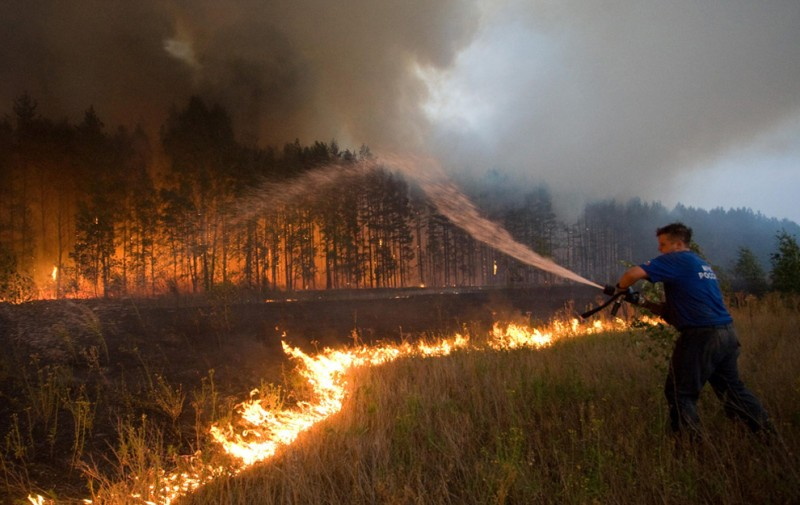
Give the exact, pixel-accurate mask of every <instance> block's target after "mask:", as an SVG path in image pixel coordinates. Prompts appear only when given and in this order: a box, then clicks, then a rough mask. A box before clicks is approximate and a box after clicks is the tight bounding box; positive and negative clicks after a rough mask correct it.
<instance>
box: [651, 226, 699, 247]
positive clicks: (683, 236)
mask: <svg viewBox="0 0 800 505" xmlns="http://www.w3.org/2000/svg"><path fill="white" fill-rule="evenodd" d="M660 235H669V236H670V237H671V238H673V239H677V240H681V241H683V243H684V244H686V245H689V244H690V243H691V242H692V229H691V228H689V227H688V226H686V225H685V224H683V223H671V224H668V225H666V226H662V227H661V228H658V229H657V230H656V237H658V236H660Z"/></svg>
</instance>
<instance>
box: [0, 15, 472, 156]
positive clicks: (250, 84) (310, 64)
mask: <svg viewBox="0 0 800 505" xmlns="http://www.w3.org/2000/svg"><path fill="white" fill-rule="evenodd" d="M476 16H477V9H476V7H475V5H473V4H472V3H471V2H462V1H457V0H443V1H435V2H430V1H428V0H404V1H402V2H395V1H373V0H348V1H346V2H329V1H327V0H300V1H295V0H278V1H276V0H235V1H226V2H218V1H216V0H199V1H196V0H191V1H190V0H184V1H180V0H174V1H171V2H164V1H162V0H137V1H129V0H116V1H108V0H79V1H74V2H63V1H59V0H49V1H46V0H39V1H36V0H34V1H18V0H7V1H5V2H3V3H2V6H0V63H1V65H0V103H2V104H5V106H4V110H6V111H10V109H11V103H12V101H13V100H14V99H15V98H16V97H18V96H20V95H21V94H22V93H24V92H27V93H29V94H30V95H31V96H32V97H33V98H34V99H36V100H37V101H38V102H39V104H40V109H41V112H42V113H43V114H46V115H50V116H66V117H68V118H70V119H80V116H81V115H82V113H83V111H84V110H86V109H87V108H88V107H89V106H91V105H93V106H94V107H95V109H96V110H97V112H98V114H99V115H100V116H101V118H104V119H105V120H106V122H107V123H110V124H112V125H117V124H125V125H131V124H134V123H136V122H144V123H147V124H149V125H150V126H151V127H154V128H158V126H160V125H161V124H163V121H164V118H165V116H166V114H167V112H168V110H169V108H170V106H171V105H173V104H174V105H176V106H178V107H181V106H183V104H184V103H185V100H186V99H187V98H188V96H190V95H192V94H198V95H200V96H202V97H204V98H206V99H208V100H213V101H218V102H219V103H221V104H222V105H223V106H225V107H226V108H228V109H229V111H230V112H231V114H232V115H233V117H234V120H235V122H236V126H237V131H240V132H241V133H242V134H243V135H244V136H246V137H247V138H248V139H249V140H260V141H261V142H262V144H272V143H278V144H279V143H282V142H287V141H292V140H294V139H295V138H300V139H301V141H303V142H310V141H313V140H330V139H331V138H334V137H335V138H337V140H338V141H339V142H340V143H342V144H348V143H350V142H354V143H356V145H355V147H358V145H359V144H361V143H367V144H370V145H373V146H379V145H389V144H392V143H394V144H395V145H397V144H399V143H401V142H410V141H417V140H418V139H419V136H420V135H421V133H420V132H421V130H419V128H424V124H425V121H424V118H423V117H422V115H421V114H420V112H419V108H418V106H417V105H418V104H419V103H420V102H421V101H423V100H424V99H425V95H426V92H427V91H426V89H425V87H424V86H423V85H422V84H421V83H420V82H419V80H418V79H417V78H416V76H415V74H414V72H413V68H414V66H415V65H429V66H439V67H446V66H447V65H449V64H450V63H451V61H452V60H453V58H454V56H455V54H456V53H457V51H458V50H459V49H460V48H461V47H463V45H464V44H465V43H466V42H468V41H469V39H470V36H471V34H472V32H473V31H474V29H475V28H476V26H477V25H476V19H477V18H476Z"/></svg>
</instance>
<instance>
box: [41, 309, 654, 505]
mask: <svg viewBox="0 0 800 505" xmlns="http://www.w3.org/2000/svg"><path fill="white" fill-rule="evenodd" d="M652 324H655V322H652ZM626 327H627V324H626V323H625V322H624V321H623V320H621V319H619V318H617V319H615V320H613V321H605V322H604V321H602V320H599V319H598V320H595V321H594V322H593V323H591V324H590V325H585V324H582V323H581V322H580V321H579V320H577V319H572V320H569V321H554V322H552V323H551V324H550V325H549V326H548V327H546V328H542V329H540V328H528V327H526V326H523V325H519V324H515V323H508V324H505V325H501V324H500V323H495V324H494V325H493V328H492V331H491V333H490V334H489V337H488V341H487V342H486V345H484V346H481V345H478V344H475V343H473V342H471V341H470V339H469V337H468V336H463V335H461V334H455V335H454V336H453V337H451V338H445V339H441V340H439V341H435V342H418V343H415V344H412V343H408V342H404V343H402V344H383V345H377V346H367V345H362V346H359V347H353V348H346V349H330V348H325V349H323V350H322V351H321V352H320V353H318V354H316V355H313V356H312V355H308V354H306V353H305V352H303V351H302V350H300V349H299V348H297V347H292V346H290V345H289V344H288V343H287V342H286V341H285V340H284V341H283V342H282V347H283V351H284V352H285V353H286V354H287V355H288V356H289V357H291V358H292V359H294V360H296V361H297V362H299V363H300V374H301V375H302V376H303V378H304V379H305V380H307V381H308V384H309V385H310V386H311V387H312V390H313V394H312V395H311V397H312V398H313V400H312V401H307V402H298V403H297V404H296V405H294V406H292V407H287V408H278V409H270V408H267V407H265V406H264V404H263V402H262V400H261V399H260V398H259V396H260V395H259V391H258V390H253V391H252V392H251V393H250V399H249V400H247V401H244V402H242V403H241V404H239V405H238V406H237V407H236V416H235V419H234V421H231V422H229V423H228V424H226V425H219V424H215V425H213V426H211V427H210V434H211V436H212V438H213V439H214V440H215V441H216V442H217V443H218V444H219V447H220V448H221V450H222V451H223V452H224V453H225V454H227V455H228V456H230V457H232V458H233V459H234V462H233V464H232V465H231V466H229V467H220V466H217V467H210V466H208V465H206V464H204V463H202V461H201V458H200V457H199V456H200V453H199V452H198V453H197V454H195V456H193V457H187V458H186V461H187V463H188V464H187V465H186V466H187V468H184V469H182V470H180V471H175V472H173V473H172V474H167V473H166V472H164V471H163V470H159V471H158V472H157V475H153V477H157V478H153V479H152V482H157V483H158V484H157V485H156V484H152V485H150V486H149V493H148V496H146V497H145V496H141V495H135V496H132V497H133V498H136V499H138V500H141V502H142V503H145V504H148V505H157V504H163V505H169V504H171V503H172V502H173V501H174V500H175V499H177V498H179V497H180V496H183V495H186V494H189V493H191V492H193V491H195V490H196V489H198V488H199V487H201V486H203V485H205V484H208V483H209V482H211V481H212V480H214V479H217V478H219V477H221V476H225V475H227V476H234V475H237V474H239V473H241V472H242V471H243V470H245V469H246V468H247V467H249V466H251V465H253V464H255V463H257V462H260V461H264V460H266V459H269V458H270V457H272V456H273V455H274V454H275V453H276V452H277V451H278V450H280V449H281V448H282V447H286V446H288V445H290V444H291V443H292V442H294V441H295V440H296V439H297V437H298V436H299V435H300V434H301V433H303V432H304V431H306V430H308V429H309V428H311V427H312V426H314V425H315V424H317V423H319V422H320V421H323V420H325V419H326V418H328V417H330V416H331V415H333V414H336V413H337V412H339V411H340V410H341V408H342V403H343V400H344V398H345V396H346V392H347V378H348V373H349V372H350V371H352V370H354V369H356V368H359V367H363V366H376V365H381V364H384V363H388V362H391V361H394V360H396V359H398V358H403V357H411V356H417V357H437V356H446V355H448V354H451V353H452V352H453V351H456V350H465V351H471V350H475V351H480V350H483V349H486V347H488V348H490V349H494V350H506V349H518V348H534V349H538V348H542V347H546V346H549V345H551V344H552V343H553V342H555V341H557V340H559V339H562V338H569V337H576V336H582V335H588V334H594V333H601V332H605V331H611V330H619V329H624V328H626ZM28 499H29V500H30V501H31V503H32V504H33V505H45V504H46V503H49V502H48V501H46V500H45V499H44V498H42V497H41V496H38V495H36V496H29V497H28ZM85 502H86V503H91V501H89V500H85Z"/></svg>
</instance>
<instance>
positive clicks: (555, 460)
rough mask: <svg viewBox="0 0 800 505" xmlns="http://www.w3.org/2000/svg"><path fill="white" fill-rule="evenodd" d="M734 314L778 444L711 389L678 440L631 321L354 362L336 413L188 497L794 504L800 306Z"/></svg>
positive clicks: (653, 365)
mask: <svg viewBox="0 0 800 505" xmlns="http://www.w3.org/2000/svg"><path fill="white" fill-rule="evenodd" d="M736 317H737V321H738V325H739V327H740V332H741V334H742V340H743V345H744V347H745V353H744V355H745V357H744V358H743V360H742V368H743V374H744V376H745V378H746V380H747V382H748V383H749V384H750V385H751V386H752V387H753V389H755V390H756V391H757V392H758V393H759V394H760V395H761V396H762V397H763V399H764V401H765V403H766V405H767V407H768V408H769V409H770V410H771V411H772V412H773V415H774V416H775V417H776V420H777V422H778V424H779V426H780V429H781V432H782V435H783V437H784V439H785V444H786V445H785V446H783V445H781V444H779V443H773V444H772V445H767V444H764V443H763V442H762V441H761V440H759V439H757V438H756V437H752V436H750V435H749V434H748V433H746V432H745V431H743V430H742V427H740V426H737V425H735V424H733V423H731V422H730V421H728V420H727V419H726V418H725V417H724V415H723V413H722V411H721V409H720V408H719V405H718V404H717V402H716V400H715V399H713V394H712V393H711V392H710V390H709V391H708V392H707V393H706V394H705V396H704V398H703V399H702V400H701V409H702V415H703V418H704V420H705V423H706V426H707V429H708V430H709V431H710V432H711V433H712V436H711V443H710V444H708V445H705V446H702V447H697V448H693V449H688V450H681V451H678V450H676V448H675V446H674V444H673V440H672V439H671V437H669V436H667V434H666V433H665V426H666V416H667V414H666V409H665V406H664V401H663V398H662V393H661V389H662V383H663V375H662V373H661V370H660V369H659V368H660V366H661V363H658V362H657V361H656V359H655V358H651V357H650V358H649V357H643V356H652V355H649V354H643V353H642V350H643V348H645V347H647V346H650V345H651V343H650V342H648V341H647V340H646V339H647V338H648V337H647V335H645V333H646V332H643V331H642V330H636V331H634V330H626V331H623V332H617V333H604V334H598V335H595V336H593V337H591V338H583V339H568V340H563V341H560V342H557V343H556V344H555V345H553V346H552V347H548V348H546V349H541V350H536V349H535V348H532V347H530V346H523V347H521V348H519V349H510V350H509V349H505V350H500V351H492V352H486V351H474V350H472V351H468V352H467V351H461V352H455V353H452V354H450V355H447V356H443V357H440V358H438V359H436V360H425V359H403V360H399V361H395V362H393V363H389V364H385V365H384V366H381V367H362V368H358V369H357V370H354V371H353V373H352V374H351V375H350V383H349V384H350V385H349V395H348V396H347V397H346V398H345V400H344V403H343V406H342V409H341V411H340V412H339V413H338V414H335V415H333V416H332V417H331V418H329V419H328V420H326V421H325V422H324V423H320V424H319V425H317V426H315V427H314V428H312V429H311V430H309V431H308V432H306V433H304V434H303V435H301V436H300V437H299V438H298V439H297V440H296V442H295V443H294V444H293V445H292V446H291V447H288V448H286V449H284V450H281V451H279V452H278V453H277V454H276V457H275V458H274V459H273V460H270V461H269V462H267V463H263V464H260V465H256V466H253V467H251V468H249V469H247V470H246V471H244V472H242V473H240V474H238V475H237V476H235V477H231V478H223V479H219V480H217V481H215V482H213V483H211V484H210V485H209V486H206V487H205V488H203V489H202V490H200V492H198V493H195V494H194V495H193V496H191V497H188V498H187V499H186V500H185V502H184V503H189V504H192V505H201V504H207V503H215V504H217V503H229V504H271V503H312V504H313V503H319V504H325V503H453V504H455V503H458V504H462V503H476V504H478V503H481V504H483V503H792V502H796V501H797V500H798V499H800V482H798V477H797V471H796V470H795V468H797V467H798V466H800V465H798V463H800V461H799V460H798V455H797V448H798V434H800V431H799V430H798V421H799V420H800V419H799V418H798V416H799V415H800V401H799V400H798V394H797V393H798V388H799V387H800V382H798V379H797V378H798V368H797V367H798V365H797V363H798V362H799V361H798V358H800V356H798V349H800V344H798V343H797V339H796V337H795V335H794V333H793V331H792V330H791V329H792V328H796V327H797V323H798V322H800V321H798V319H800V318H799V317H798V311H797V308H796V307H791V306H789V307H787V306H786V305H785V304H782V303H777V302H775V301H774V300H771V301H767V302H764V303H760V304H756V305H750V306H748V307H746V308H744V309H742V310H738V311H737V313H736Z"/></svg>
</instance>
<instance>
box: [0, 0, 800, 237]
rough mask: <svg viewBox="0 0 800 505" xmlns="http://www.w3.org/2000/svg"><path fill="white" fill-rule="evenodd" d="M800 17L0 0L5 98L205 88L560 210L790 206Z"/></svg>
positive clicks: (388, 0)
mask: <svg viewBox="0 0 800 505" xmlns="http://www.w3.org/2000/svg"><path fill="white" fill-rule="evenodd" d="M798 26H800V2H798V1H797V0H763V1H760V2H752V1H749V0H748V1H744V0H702V1H697V0H672V1H670V2H664V1H663V0H660V1H659V0H610V1H605V2H587V1H585V0H436V1H434V0H404V1H397V0H340V1H338V2H331V1H329V0H229V1H226V2H217V1H212V0H170V1H161V0H139V1H137V2H130V1H127V0H76V1H74V2H60V1H57V0H33V1H23V0H6V1H4V2H2V5H0V105H2V104H5V106H4V107H2V108H0V111H1V110H4V111H10V110H11V104H12V103H13V100H14V99H15V98H16V97H18V96H20V95H21V94H22V93H28V94H30V95H31V96H32V97H33V98H34V99H35V100H37V102H38V103H39V110H40V112H41V113H42V114H43V115H46V116H48V117H55V118H58V117H62V116H63V117H67V118H70V119H72V120H73V121H79V120H80V118H81V117H82V114H83V111H85V110H86V109H87V108H88V107H89V106H93V107H94V108H95V110H96V111H97V114H98V115H99V116H100V117H101V118H102V119H104V121H105V123H106V125H107V126H108V127H111V126H116V125H120V124H122V125H128V126H131V125H134V124H143V125H144V126H146V127H148V128H149V129H150V131H152V132H154V135H157V131H158V128H159V126H160V125H161V124H163V122H164V120H165V118H166V115H167V113H168V111H169V110H170V107H178V108H180V107H181V106H182V105H183V104H185V103H186V101H187V99H188V97H189V96H191V95H199V96H201V97H203V98H204V99H206V100H208V101H210V102H214V103H219V104H221V105H223V106H224V107H226V109H228V110H229V111H230V113H231V115H232V117H233V119H234V122H235V126H236V131H237V132H239V134H240V135H241V136H242V138H243V140H245V141H247V142H253V143H258V144H260V145H282V144H283V143H285V142H291V141H293V140H294V139H299V140H300V141H301V142H304V143H311V142H313V141H315V140H322V141H329V140H331V139H335V140H336V141H337V142H338V143H339V144H340V145H341V146H344V147H351V148H353V149H355V150H357V149H358V147H359V146H360V145H361V144H366V145H369V146H370V148H371V149H372V151H373V152H376V153H378V154H380V153H381V152H392V153H398V152H411V153H413V154H430V155H433V156H435V157H436V158H437V159H438V160H440V162H441V164H442V165H443V166H444V167H445V168H446V170H448V172H449V173H450V174H451V176H452V177H453V179H454V180H456V181H463V184H465V185H467V184H475V183H476V181H478V182H477V183H481V181H486V180H497V179H498V177H497V175H498V174H500V176H501V177H500V179H502V180H503V181H504V183H505V184H508V185H509V186H510V187H515V188H520V187H528V186H529V185H531V186H532V185H538V184H545V185H547V187H548V188H550V190H551V192H552V193H553V195H554V200H555V202H556V206H557V209H558V210H559V211H560V212H561V213H562V214H563V215H564V216H568V217H570V216H571V217H574V216H575V215H576V214H577V212H579V210H580V207H581V203H583V202H585V201H588V200H594V199H609V198H615V199H618V200H620V201H623V202H624V201H627V200H628V199H630V198H635V197H638V198H641V199H643V200H645V201H659V202H661V203H663V204H664V205H666V206H667V207H670V208H671V207H672V206H674V205H675V204H677V203H682V204H684V205H689V206H695V207H700V208H706V209H711V208H716V207H723V208H740V207H748V208H751V209H753V210H754V211H757V212H761V213H763V214H764V215H766V216H768V217H777V218H780V219H783V218H788V219H791V220H794V221H796V222H800V205H797V204H796V199H797V197H796V195H798V194H800V30H798V29H797V27H798ZM488 173H491V174H494V179H490V178H487V175H486V174H488Z"/></svg>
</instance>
